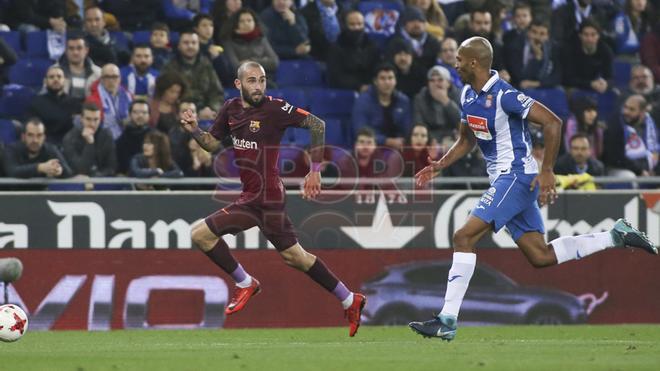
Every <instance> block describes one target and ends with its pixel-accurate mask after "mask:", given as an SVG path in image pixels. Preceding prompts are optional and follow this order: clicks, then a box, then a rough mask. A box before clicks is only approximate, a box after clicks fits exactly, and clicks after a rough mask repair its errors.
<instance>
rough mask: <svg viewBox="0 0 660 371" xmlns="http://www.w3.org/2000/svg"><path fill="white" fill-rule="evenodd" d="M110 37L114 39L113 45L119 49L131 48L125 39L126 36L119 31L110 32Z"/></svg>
mask: <svg viewBox="0 0 660 371" xmlns="http://www.w3.org/2000/svg"><path fill="white" fill-rule="evenodd" d="M110 35H111V36H112V37H113V38H114V40H115V44H116V45H117V46H118V47H120V48H121V49H126V50H130V49H131V46H130V43H129V41H128V37H126V34H125V33H123V32H121V31H112V32H110Z"/></svg>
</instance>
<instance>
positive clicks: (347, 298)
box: [341, 293, 353, 309]
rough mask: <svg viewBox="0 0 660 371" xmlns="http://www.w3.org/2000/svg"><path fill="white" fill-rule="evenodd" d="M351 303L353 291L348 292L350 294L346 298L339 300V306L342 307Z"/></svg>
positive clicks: (345, 307)
mask: <svg viewBox="0 0 660 371" xmlns="http://www.w3.org/2000/svg"><path fill="white" fill-rule="evenodd" d="M352 304H353V293H350V295H348V296H347V297H346V299H344V300H342V301H341V306H342V307H343V308H344V309H348V308H349V307H350V306H351V305H352Z"/></svg>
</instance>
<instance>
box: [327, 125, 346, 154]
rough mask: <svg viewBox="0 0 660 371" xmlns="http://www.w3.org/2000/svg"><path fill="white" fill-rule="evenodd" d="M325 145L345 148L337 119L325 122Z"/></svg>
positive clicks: (344, 141)
mask: <svg viewBox="0 0 660 371" xmlns="http://www.w3.org/2000/svg"><path fill="white" fill-rule="evenodd" d="M325 143H326V144H328V145H332V146H339V147H345V146H346V139H345V136H344V130H343V128H342V125H341V120H339V119H327V120H325Z"/></svg>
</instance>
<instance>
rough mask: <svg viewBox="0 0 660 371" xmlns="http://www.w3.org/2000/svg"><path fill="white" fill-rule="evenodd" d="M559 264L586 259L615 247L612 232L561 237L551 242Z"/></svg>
mask: <svg viewBox="0 0 660 371" xmlns="http://www.w3.org/2000/svg"><path fill="white" fill-rule="evenodd" d="M550 244H551V245H552V247H553V249H554V250H555V256H556V257H557V264H561V263H563V262H566V261H569V260H572V259H575V260H578V259H581V258H584V257H585V256H587V255H591V254H593V253H595V252H598V251H601V250H605V249H607V248H608V247H612V246H614V241H613V240H612V235H611V234H610V232H600V233H592V234H583V235H579V236H569V237H559V238H557V239H555V240H552V241H550Z"/></svg>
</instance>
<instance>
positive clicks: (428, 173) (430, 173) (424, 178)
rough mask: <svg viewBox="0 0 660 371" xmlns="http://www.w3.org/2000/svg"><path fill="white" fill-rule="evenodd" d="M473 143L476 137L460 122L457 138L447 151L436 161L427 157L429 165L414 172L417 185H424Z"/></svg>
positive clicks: (470, 147) (456, 159)
mask: <svg viewBox="0 0 660 371" xmlns="http://www.w3.org/2000/svg"><path fill="white" fill-rule="evenodd" d="M475 144H477V138H476V137H475V136H474V133H473V132H472V130H470V128H469V127H468V126H467V125H463V124H461V125H460V131H459V135H458V140H457V141H456V143H454V145H453V146H451V148H450V149H449V151H447V153H446V154H445V155H444V156H442V158H441V159H440V160H438V161H433V159H431V157H429V158H428V161H429V165H428V166H426V167H425V168H423V169H422V170H420V171H419V172H418V173H417V174H415V178H416V179H417V185H418V186H419V187H423V186H425V185H426V184H427V183H428V182H429V181H430V180H431V179H433V178H434V177H436V176H437V175H438V174H440V171H441V170H442V169H444V168H446V167H449V166H450V165H451V164H453V163H454V162H456V161H458V159H460V158H461V157H463V156H465V155H467V154H468V153H470V151H472V149H473V148H474V146H475Z"/></svg>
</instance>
